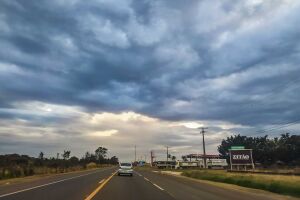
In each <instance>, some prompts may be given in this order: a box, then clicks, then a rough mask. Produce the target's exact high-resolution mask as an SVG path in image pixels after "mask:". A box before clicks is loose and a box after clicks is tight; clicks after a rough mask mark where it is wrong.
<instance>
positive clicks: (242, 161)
mask: <svg viewBox="0 0 300 200" xmlns="http://www.w3.org/2000/svg"><path fill="white" fill-rule="evenodd" d="M229 156H230V166H231V170H232V168H233V166H234V165H236V166H237V167H238V169H239V166H244V167H245V168H246V166H247V165H250V166H252V169H254V163H253V157H252V149H229Z"/></svg>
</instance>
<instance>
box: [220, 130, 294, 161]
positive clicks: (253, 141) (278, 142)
mask: <svg viewBox="0 0 300 200" xmlns="http://www.w3.org/2000/svg"><path fill="white" fill-rule="evenodd" d="M231 146H245V148H247V149H253V159H254V162H258V163H261V164H262V165H265V166H269V165H271V164H275V163H277V162H278V161H280V162H284V163H286V164H288V165H297V164H299V163H300V156H299V155H300V135H292V136H290V134H289V133H286V134H282V135H281V137H280V138H274V139H270V138H268V136H267V135H265V136H262V137H248V136H241V135H234V136H230V137H227V138H226V139H223V140H222V142H221V145H220V146H219V147H218V151H219V153H220V155H221V157H223V158H227V159H229V154H228V152H229V151H228V149H229V148H230V147H231Z"/></svg>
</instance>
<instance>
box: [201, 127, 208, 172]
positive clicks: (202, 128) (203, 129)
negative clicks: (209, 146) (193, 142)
mask: <svg viewBox="0 0 300 200" xmlns="http://www.w3.org/2000/svg"><path fill="white" fill-rule="evenodd" d="M200 129H201V133H202V144H203V160H204V168H205V169H206V152H205V140H204V133H205V129H208V128H207V127H200Z"/></svg>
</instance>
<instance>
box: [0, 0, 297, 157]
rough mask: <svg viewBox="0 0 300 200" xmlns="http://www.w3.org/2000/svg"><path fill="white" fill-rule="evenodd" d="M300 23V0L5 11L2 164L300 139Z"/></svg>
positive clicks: (102, 2)
mask: <svg viewBox="0 0 300 200" xmlns="http://www.w3.org/2000/svg"><path fill="white" fill-rule="evenodd" d="M299 19H300V1H298V0H244V1H240V0H222V1H220V0H189V1H184V0H90V1H84V0H82V1H81V0H51V1H48V0H41V1H35V0H26V1H23V0H1V1H0V154H6V153H20V154H28V155H31V156H37V155H38V154H39V152H40V151H43V152H44V153H45V156H46V157H51V156H55V155H56V153H58V152H63V150H65V149H66V150H71V154H72V155H75V156H78V157H81V156H83V155H84V153H85V152H86V151H90V152H93V151H94V150H95V149H96V148H97V147H99V146H104V147H106V148H108V149H109V151H108V156H113V155H116V156H118V157H119V158H120V159H121V160H133V159H134V146H135V145H136V146H137V156H138V158H140V157H142V158H144V157H145V156H146V159H149V157H150V153H149V152H150V150H153V151H154V153H155V155H156V156H157V159H163V158H164V157H165V151H166V146H169V148H170V153H171V154H172V155H176V156H177V158H180V157H181V155H185V154H189V153H202V142H201V141H202V138H201V135H200V133H199V131H200V130H199V129H198V127H208V129H207V132H206V145H207V147H206V148H207V153H210V154H217V153H218V152H217V146H218V145H219V144H220V142H221V140H222V139H224V138H226V137H228V136H230V135H234V134H242V135H247V136H264V135H269V136H270V137H277V136H279V135H280V134H281V133H284V132H290V133H291V134H299V128H300V124H299V122H300V116H299V113H300V105H299V99H300V26H299Z"/></svg>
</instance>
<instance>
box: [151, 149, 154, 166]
mask: <svg viewBox="0 0 300 200" xmlns="http://www.w3.org/2000/svg"><path fill="white" fill-rule="evenodd" d="M150 157H151V167H153V158H154V153H153V151H152V150H151V151H150Z"/></svg>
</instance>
